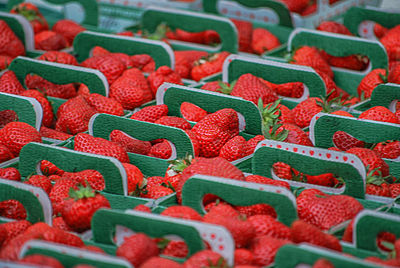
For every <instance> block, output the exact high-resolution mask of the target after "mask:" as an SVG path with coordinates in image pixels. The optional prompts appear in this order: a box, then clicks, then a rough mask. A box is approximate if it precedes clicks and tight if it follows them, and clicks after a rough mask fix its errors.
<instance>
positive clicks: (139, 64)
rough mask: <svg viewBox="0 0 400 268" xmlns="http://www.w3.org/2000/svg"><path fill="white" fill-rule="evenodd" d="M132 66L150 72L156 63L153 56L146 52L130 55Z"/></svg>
mask: <svg viewBox="0 0 400 268" xmlns="http://www.w3.org/2000/svg"><path fill="white" fill-rule="evenodd" d="M131 60H132V67H133V68H137V69H139V70H141V71H143V72H146V73H151V72H154V71H155V68H156V63H155V62H154V60H153V58H152V57H151V56H150V55H147V54H138V55H133V56H131Z"/></svg>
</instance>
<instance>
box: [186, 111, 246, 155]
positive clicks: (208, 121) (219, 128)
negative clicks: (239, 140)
mask: <svg viewBox="0 0 400 268" xmlns="http://www.w3.org/2000/svg"><path fill="white" fill-rule="evenodd" d="M192 132H193V133H194V134H195V135H196V138H197V140H198V142H199V144H200V156H204V157H215V156H217V155H219V153H220V150H221V148H222V146H224V144H225V143H226V142H228V140H230V139H231V138H233V137H234V136H237V135H238V134H239V119H238V116H237V113H236V111H235V110H233V109H222V110H219V111H217V112H215V113H212V114H209V115H207V116H206V117H204V118H203V119H202V120H201V121H200V122H198V123H197V124H196V125H195V126H194V127H193V128H192Z"/></svg>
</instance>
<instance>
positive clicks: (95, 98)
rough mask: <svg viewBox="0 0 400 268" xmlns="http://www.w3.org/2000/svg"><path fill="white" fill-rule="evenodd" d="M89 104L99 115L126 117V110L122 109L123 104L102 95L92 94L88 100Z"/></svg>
mask: <svg viewBox="0 0 400 268" xmlns="http://www.w3.org/2000/svg"><path fill="white" fill-rule="evenodd" d="M87 102H88V103H89V105H90V106H92V107H93V108H94V109H96V111H97V112H99V113H106V114H112V115H119V116H121V115H124V108H123V107H122V105H121V103H119V102H118V101H116V100H114V99H110V98H107V97H104V96H102V95H100V94H97V93H92V94H90V96H89V97H88V98H87Z"/></svg>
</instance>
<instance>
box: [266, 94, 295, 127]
mask: <svg viewBox="0 0 400 268" xmlns="http://www.w3.org/2000/svg"><path fill="white" fill-rule="evenodd" d="M258 108H259V110H260V112H261V115H262V120H263V124H266V125H268V126H272V125H274V124H275V123H280V124H285V123H288V124H294V123H295V120H294V114H293V113H292V111H291V110H290V109H289V108H288V107H286V106H285V105H282V104H280V100H277V101H275V102H274V103H270V104H264V106H263V107H261V103H260V104H259V107H258Z"/></svg>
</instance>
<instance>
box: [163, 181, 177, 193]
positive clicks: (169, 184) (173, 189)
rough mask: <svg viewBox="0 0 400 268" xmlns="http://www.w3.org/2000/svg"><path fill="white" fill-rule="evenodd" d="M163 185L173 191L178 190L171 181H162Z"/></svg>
mask: <svg viewBox="0 0 400 268" xmlns="http://www.w3.org/2000/svg"><path fill="white" fill-rule="evenodd" d="M161 186H164V187H165V188H169V189H171V190H172V191H174V192H176V190H175V188H174V186H172V184H171V182H170V181H169V182H168V184H167V183H165V182H163V183H161Z"/></svg>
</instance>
